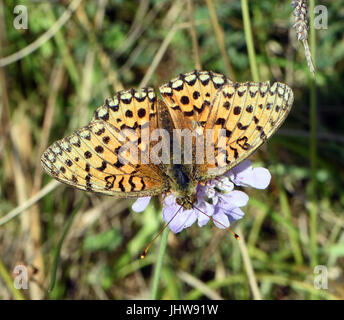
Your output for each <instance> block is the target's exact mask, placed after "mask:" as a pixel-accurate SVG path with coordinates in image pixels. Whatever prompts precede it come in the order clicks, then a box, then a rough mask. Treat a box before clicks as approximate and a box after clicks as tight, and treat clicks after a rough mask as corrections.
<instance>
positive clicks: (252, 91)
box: [200, 82, 293, 179]
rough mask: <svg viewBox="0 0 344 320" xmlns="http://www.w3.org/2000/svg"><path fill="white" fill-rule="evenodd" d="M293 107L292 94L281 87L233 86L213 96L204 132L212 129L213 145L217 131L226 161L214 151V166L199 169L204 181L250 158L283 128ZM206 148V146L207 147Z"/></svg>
mask: <svg viewBox="0 0 344 320" xmlns="http://www.w3.org/2000/svg"><path fill="white" fill-rule="evenodd" d="M292 103H293V93H292V90H291V89H290V88H289V87H288V86H287V85H285V84H283V83H274V84H273V85H272V86H270V84H269V82H261V83H253V82H246V83H233V84H227V85H225V86H223V87H222V88H221V89H220V90H219V91H218V92H217V94H216V97H215V99H214V103H213V106H212V109H211V112H210V114H209V117H208V121H207V123H206V125H205V128H206V129H213V131H214V136H215V139H214V141H215V145H217V143H218V142H219V134H220V133H219V132H220V131H219V130H220V129H222V130H224V131H223V133H224V135H222V136H221V137H222V138H224V139H225V140H226V141H225V146H226V154H227V155H226V159H225V160H224V161H220V160H221V159H222V158H220V157H222V156H223V155H222V154H219V151H218V150H217V149H216V148H215V158H216V159H217V161H216V164H215V165H214V164H210V163H205V165H202V166H200V172H201V174H200V175H201V176H202V175H204V177H205V179H207V178H209V177H212V176H217V175H220V174H223V173H224V172H226V171H228V170H229V169H231V168H233V167H234V166H235V165H237V164H238V163H239V162H241V161H242V160H244V159H245V158H247V157H248V156H249V155H250V154H252V153H253V152H254V151H255V150H256V149H257V148H258V147H259V146H260V145H261V144H262V143H264V142H265V141H266V140H267V139H268V138H269V137H270V136H271V135H272V134H273V133H274V132H275V131H276V130H277V129H278V128H279V126H280V125H281V124H282V122H283V121H284V119H285V118H286V117H287V115H288V113H289V111H290V108H291V106H292ZM208 147H209V146H208Z"/></svg>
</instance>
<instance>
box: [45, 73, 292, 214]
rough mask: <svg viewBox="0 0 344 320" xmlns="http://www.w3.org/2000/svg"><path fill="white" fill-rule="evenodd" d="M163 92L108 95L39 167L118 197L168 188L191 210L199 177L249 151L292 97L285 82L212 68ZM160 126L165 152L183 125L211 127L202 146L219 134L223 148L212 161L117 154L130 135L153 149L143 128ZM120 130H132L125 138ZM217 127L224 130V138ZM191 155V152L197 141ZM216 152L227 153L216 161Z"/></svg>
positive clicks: (204, 179)
mask: <svg viewBox="0 0 344 320" xmlns="http://www.w3.org/2000/svg"><path fill="white" fill-rule="evenodd" d="M160 93H161V98H159V97H157V96H156V94H155V92H154V90H153V89H152V88H143V89H139V90H135V89H130V90H127V91H120V92H118V93H117V94H116V95H115V96H114V97H113V98H108V99H106V100H105V103H104V105H102V106H101V107H99V108H98V109H96V110H95V112H94V115H93V118H92V120H91V122H90V123H89V124H88V125H87V126H85V127H83V128H81V129H78V130H76V131H75V132H73V133H72V134H71V135H69V136H67V137H65V138H63V139H61V140H59V141H56V142H55V143H53V144H52V145H51V146H50V147H49V148H48V149H47V150H46V151H45V152H44V153H43V155H42V158H41V162H42V166H43V168H44V170H45V171H46V172H47V173H48V174H49V175H51V176H52V177H54V178H55V179H57V180H58V181H60V182H63V183H66V184H68V185H71V186H73V187H76V188H78V189H82V190H86V191H92V192H96V193H101V194H106V195H111V196H116V197H144V196H154V195H161V194H168V193H170V192H173V193H174V195H175V196H176V201H177V203H178V204H180V205H181V206H182V207H183V208H185V209H190V208H191V207H192V205H193V203H194V202H195V201H196V187H197V185H198V183H206V182H207V181H208V180H209V179H212V178H215V177H217V176H219V175H221V174H223V173H225V172H226V171H228V170H230V169H231V168H233V167H235V166H236V165H237V164H239V163H240V162H242V161H243V160H244V159H246V158H247V157H248V156H250V155H251V154H252V153H253V152H254V151H255V150H256V149H257V148H258V147H259V146H260V145H262V144H263V143H264V142H265V141H266V140H267V139H268V138H269V137H270V136H271V135H272V134H274V133H275V132H276V130H277V129H278V128H279V127H280V126H281V124H282V123H283V121H284V120H285V119H286V117H287V115H288V113H289V111H290V109H291V107H292V104H293V99H294V98H293V92H292V90H291V88H290V87H289V86H287V85H286V84H283V83H280V82H276V83H274V84H273V85H270V83H269V82H243V83H237V82H232V81H231V80H229V79H227V78H226V77H225V75H223V74H219V73H215V72H211V71H193V72H189V73H185V74H180V75H179V77H177V78H175V79H173V80H171V81H169V82H168V83H166V84H164V85H162V86H161V87H160ZM157 129H158V130H159V129H164V130H165V131H167V133H168V134H170V138H168V139H169V140H168V142H169V143H168V144H167V145H165V147H167V149H168V151H171V150H172V147H171V145H172V144H173V142H174V141H172V140H173V138H172V137H173V131H175V130H185V129H188V130H190V131H193V132H198V133H200V134H199V135H198V137H199V136H201V137H202V136H204V132H206V130H213V132H215V133H214V136H213V138H214V140H213V141H212V142H209V143H208V142H207V141H206V142H205V149H207V148H210V149H211V147H214V141H216V142H219V140H221V141H222V145H223V146H224V148H221V150H220V149H219V148H217V147H215V148H214V149H211V150H213V156H214V159H215V161H212V162H210V161H207V159H206V158H204V161H203V162H201V163H198V162H196V161H195V160H194V159H193V160H192V161H191V163H185V162H183V161H182V162H180V163H175V161H173V156H171V155H170V158H169V159H171V161H170V162H169V163H162V162H160V163H159V161H158V162H157V161H152V157H149V156H148V158H146V159H145V161H143V160H142V157H141V158H140V159H141V161H137V158H135V159H134V157H133V155H132V154H130V153H129V152H126V153H125V154H124V156H123V155H121V154H120V152H121V148H122V147H123V145H124V144H125V143H127V142H128V141H129V142H135V143H136V145H137V147H138V152H139V154H140V155H141V156H142V155H143V154H146V152H147V151H152V150H154V148H155V147H156V146H157V144H158V143H159V141H160V142H161V139H160V140H159V141H158V140H157V141H151V140H147V139H144V137H143V133H142V132H143V130H145V132H148V133H153V132H154V130H157ZM125 130H127V131H128V132H129V134H128V135H127V136H126V138H125V139H124V138H123V135H122V133H123V131H125ZM221 130H222V131H221ZM220 131H221V132H222V133H224V134H222V135H221V136H220V134H219V133H218V132H220ZM147 141H148V142H147ZM193 141H195V140H193ZM165 144H166V142H165ZM210 144H211V145H210ZM172 151H173V150H172ZM223 151H224V152H223ZM157 153H158V152H157V151H155V156H157ZM191 154H192V155H193V156H194V155H195V147H194V146H192V147H191ZM153 155H154V152H153ZM121 157H122V158H123V157H124V158H125V160H126V161H121ZM204 157H205V156H204ZM220 157H221V159H224V163H223V164H222V165H221V166H219V165H218V162H219V159H220Z"/></svg>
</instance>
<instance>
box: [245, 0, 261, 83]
mask: <svg viewBox="0 0 344 320" xmlns="http://www.w3.org/2000/svg"><path fill="white" fill-rule="evenodd" d="M241 10H242V18H243V22H244V32H245V39H246V46H247V52H248V58H249V61H250V68H251V73H252V78H253V81H256V82H258V81H259V72H258V65H257V60H256V53H255V50H254V43H253V36H252V29H251V21H250V13H249V10H248V3H247V0H241Z"/></svg>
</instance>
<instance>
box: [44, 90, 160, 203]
mask: <svg viewBox="0 0 344 320" xmlns="http://www.w3.org/2000/svg"><path fill="white" fill-rule="evenodd" d="M156 108H157V99H156V96H155V94H154V92H153V90H152V89H142V90H138V91H136V90H133V89H132V90H129V91H121V92H119V93H118V94H117V95H116V96H115V97H114V98H113V99H106V101H105V104H104V105H103V106H101V107H99V108H98V109H97V110H96V111H95V113H94V115H93V119H92V121H91V122H90V124H89V125H88V126H86V127H84V128H82V129H80V130H77V131H75V132H74V133H73V134H72V135H70V136H68V137H66V138H64V139H62V140H59V141H57V142H55V143H54V144H53V145H52V146H51V147H49V148H48V149H47V150H46V151H45V152H44V154H43V156H42V165H43V167H44V168H45V170H46V171H47V173H48V174H50V175H51V176H53V177H54V178H56V179H57V180H59V181H61V182H64V183H67V184H70V185H73V186H75V187H77V188H79V189H83V190H87V191H93V192H98V193H103V194H108V195H113V196H119V197H123V196H133V197H138V196H145V195H154V194H160V193H161V192H163V191H164V190H165V189H166V186H165V185H164V182H163V181H162V179H161V173H160V171H159V170H160V169H159V168H158V167H156V166H154V165H149V166H148V165H143V164H137V163H138V161H137V158H135V159H133V158H132V155H131V154H130V152H129V150H127V151H126V152H124V153H123V154H122V156H123V158H125V159H127V163H123V161H120V159H119V156H120V154H119V152H120V148H121V146H122V145H123V144H124V143H126V142H128V141H132V142H136V143H137V145H138V147H139V150H140V152H141V151H143V150H146V149H147V148H148V147H149V146H147V145H144V143H143V142H142V143H141V139H140V133H141V129H142V128H144V127H146V128H148V130H153V129H155V128H156V126H157V119H156V118H157V116H156ZM126 129H128V130H127V132H128V134H127V135H125V136H122V135H121V134H120V132H123V131H124V132H125V131H126ZM138 156H140V154H139V155H138ZM139 159H140V158H139Z"/></svg>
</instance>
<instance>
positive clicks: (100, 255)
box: [0, 0, 344, 299]
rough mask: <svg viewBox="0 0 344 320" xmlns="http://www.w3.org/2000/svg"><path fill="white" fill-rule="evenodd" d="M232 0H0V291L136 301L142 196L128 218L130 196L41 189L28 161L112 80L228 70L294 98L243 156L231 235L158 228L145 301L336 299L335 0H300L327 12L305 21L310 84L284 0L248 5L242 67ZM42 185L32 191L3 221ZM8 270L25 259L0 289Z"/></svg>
mask: <svg viewBox="0 0 344 320" xmlns="http://www.w3.org/2000/svg"><path fill="white" fill-rule="evenodd" d="M309 2H310V4H311V5H313V6H314V1H313V0H312V1H309ZM243 3H244V4H245V3H246V1H240V0H232V1H230V0H227V1H225V0H204V1H203V0H193V1H187V0H175V1H167V0H166V1H157V0H140V1H124V0H102V1H85V0H84V1H79V0H68V1H67V0H66V1H48V0H46V1H33V0H31V1H29V0H21V1H10V0H8V1H7V0H4V1H0V57H2V58H0V65H2V67H0V84H1V87H0V104H1V109H0V117H1V118H0V120H1V125H0V158H1V163H0V219H2V220H0V299H22V298H24V299H140V298H148V297H149V296H150V290H151V283H152V278H153V273H154V265H155V262H156V259H157V254H158V248H159V240H158V241H157V242H156V243H155V244H154V245H153V247H152V249H151V251H150V252H149V254H148V255H147V257H146V259H144V260H140V258H139V257H140V253H141V252H142V250H143V249H144V248H145V246H146V245H147V244H148V242H149V241H150V240H151V239H152V238H153V237H154V235H155V234H156V233H157V232H158V231H159V230H160V229H161V226H162V225H163V224H162V218H161V207H160V205H159V203H158V201H155V203H151V205H150V206H149V208H148V209H147V210H146V211H145V212H144V213H133V212H132V211H131V209H130V205H131V203H132V200H126V199H112V198H110V197H105V196H98V195H94V194H86V193H84V192H82V191H77V190H74V189H72V188H70V187H67V186H65V185H61V184H56V183H54V182H53V183H52V184H51V181H52V179H51V178H50V177H48V176H47V175H45V174H43V172H42V169H41V166H40V160H39V159H40V156H41V154H42V152H43V151H44V149H45V148H46V147H47V145H48V144H50V143H52V142H54V141H55V140H57V139H59V138H62V137H63V136H65V135H67V134H69V133H71V132H72V131H73V130H74V129H76V128H78V127H81V126H83V125H85V124H87V122H88V121H89V120H90V118H91V115H92V113H93V111H94V110H95V109H96V107H98V106H100V105H101V104H102V103H103V101H104V99H105V98H106V97H108V96H111V95H113V94H114V93H115V92H116V91H118V90H120V89H122V88H131V87H139V86H142V85H149V86H154V87H155V88H157V87H158V86H159V85H160V84H162V83H165V82H167V81H169V80H170V79H172V78H173V77H175V76H177V75H178V74H179V73H184V72H188V71H191V70H193V69H195V68H199V67H200V65H201V68H202V69H203V70H212V71H216V72H220V73H224V74H226V75H227V76H228V77H229V78H232V80H233V79H235V80H237V81H249V80H254V78H257V77H258V78H259V80H261V81H263V80H271V81H282V82H285V83H287V84H288V85H289V86H291V87H292V88H293V90H294V93H295V102H294V106H293V109H292V111H291V113H290V115H289V117H288V118H287V120H286V121H285V123H284V125H283V126H282V127H281V128H280V130H279V131H278V132H277V133H276V135H275V136H274V137H273V138H272V139H271V140H270V141H269V143H268V144H267V145H264V146H263V147H262V148H260V150H259V151H258V152H257V153H256V154H255V155H254V156H253V157H251V160H252V161H253V162H254V163H255V165H261V166H264V167H267V168H269V170H270V171H271V173H272V182H271V184H270V186H269V188H268V189H267V190H264V191H254V190H251V189H245V192H247V193H248V194H249V195H250V201H249V204H248V205H247V207H245V208H244V211H245V217H244V218H243V219H242V220H240V221H238V222H236V223H235V225H233V226H232V227H233V228H234V230H236V231H237V232H238V229H236V228H237V226H239V227H240V229H239V232H240V235H241V238H242V240H241V243H240V244H239V243H238V241H236V240H235V239H234V238H233V237H232V235H231V234H230V233H228V232H226V231H223V230H219V229H217V228H216V227H215V226H213V224H212V223H208V225H206V226H205V227H203V228H199V227H197V226H196V225H195V226H193V227H191V228H189V229H187V230H185V231H183V232H182V233H180V234H178V235H174V234H172V233H171V232H170V234H169V238H168V247H167V252H166V253H165V257H164V263H163V267H162V275H161V279H160V284H159V290H158V293H157V298H159V299H253V298H256V299H258V298H260V297H261V298H263V299H343V298H344V274H343V266H344V232H343V227H344V215H343V211H344V210H343V205H344V191H343V185H344V183H343V176H344V170H343V165H344V148H343V144H344V130H343V127H344V117H343V110H344V105H343V101H344V90H343V88H344V81H343V78H344V59H343V57H344V33H343V30H344V1H343V0H337V1H329V0H328V1H325V0H323V1H317V2H316V3H315V5H324V6H326V7H327V10H328V29H324V30H314V28H311V30H310V46H311V49H312V50H313V59H314V61H315V65H316V77H315V79H313V78H312V76H311V74H310V72H309V69H308V67H307V62H306V59H305V54H304V49H303V45H302V43H301V42H300V41H298V40H297V37H296V34H295V30H294V29H293V28H292V25H293V23H294V18H293V16H292V11H293V8H292V7H291V1H288V0H283V1H281V0H260V1H248V5H249V21H250V23H251V31H252V35H253V42H252V43H251V44H253V48H254V51H255V55H254V56H253V61H251V63H250V60H249V55H248V51H247V48H248V46H249V45H250V43H249V42H250V40H249V37H247V35H248V33H247V32H246V34H245V30H244V23H243V21H244V20H243V15H242V4H243ZM17 5H24V6H25V7H26V9H27V14H28V28H27V29H16V28H15V27H14V19H15V18H16V17H17V16H18V13H17V14H16V13H14V9H15V7H16V6H17ZM246 31H247V30H246ZM245 35H246V36H245ZM313 35H314V36H313ZM314 53H315V55H314ZM13 54H14V56H12V55H13ZM8 56H9V57H10V59H6V58H5V59H4V57H8ZM12 58H13V59H12ZM11 59H12V60H11ZM254 60H255V61H256V62H254ZM255 63H256V65H257V66H258V68H257V69H258V73H257V72H255V70H254V64H255ZM49 183H50V190H48V191H50V192H48V191H47V192H45V190H46V189H43V188H44V187H45V186H46V185H48V184H49ZM42 189H43V196H42V198H41V199H40V200H39V201H37V202H35V203H34V205H33V206H30V208H29V209H27V210H25V211H23V210H19V211H17V213H19V212H20V214H18V215H17V216H16V217H14V218H13V219H11V220H10V221H7V217H8V216H7V214H8V213H9V212H12V213H13V211H11V210H14V209H15V208H17V207H18V206H21V205H23V204H24V205H25V204H27V201H28V200H29V199H30V198H31V197H32V196H34V195H35V194H37V193H38V192H41V190H42ZM73 210H74V213H76V215H75V216H74V219H73V220H72V219H70V220H69V221H70V222H71V223H72V224H71V227H70V230H69V232H68V233H67V235H66V237H65V238H64V241H63V243H62V242H60V244H62V249H61V252H60V255H59V261H58V263H57V264H56V263H55V264H54V257H56V250H57V248H58V244H59V241H60V239H61V237H62V235H63V232H64V230H65V228H66V225H67V221H68V219H69V218H70V217H71V215H72V213H73ZM5 222H6V223H5ZM55 262H56V261H55ZM17 265H24V266H26V267H27V270H28V277H29V283H28V289H25V290H16V289H15V288H14V287H13V278H14V277H15V276H16V274H15V273H14V268H15V266H17ZM317 265H324V266H326V268H327V269H326V270H327V271H328V274H327V275H328V288H327V289H324V288H323V289H317V288H316V286H315V285H314V279H315V277H316V276H317V274H315V273H314V267H316V266H317ZM53 266H57V272H56V282H55V287H54V289H53V290H51V291H48V288H49V283H50V281H51V277H52V275H53V272H52V270H53V269H54V268H53ZM247 270H253V274H251V276H248V273H247ZM255 284H257V286H255Z"/></svg>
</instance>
